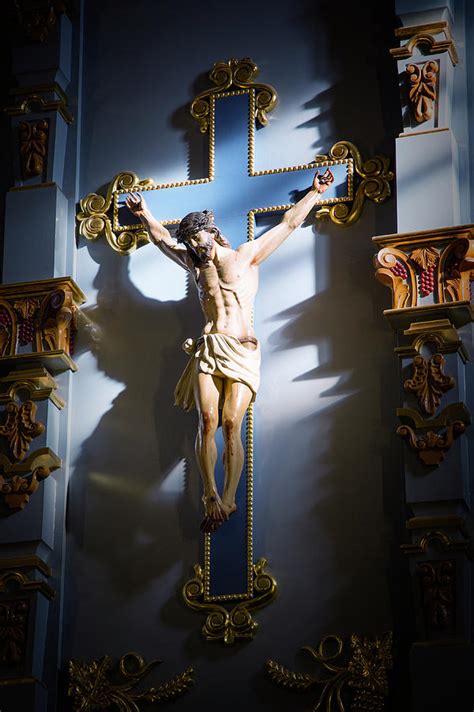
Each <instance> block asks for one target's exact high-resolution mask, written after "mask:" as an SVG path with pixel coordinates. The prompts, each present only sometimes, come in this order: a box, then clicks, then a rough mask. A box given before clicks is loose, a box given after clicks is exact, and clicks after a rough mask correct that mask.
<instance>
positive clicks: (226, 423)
mask: <svg viewBox="0 0 474 712" xmlns="http://www.w3.org/2000/svg"><path fill="white" fill-rule="evenodd" d="M241 422H242V421H241V420H239V418H238V417H237V415H236V414H234V413H226V414H225V415H224V417H223V418H222V431H223V434H224V439H225V440H227V441H229V440H233V439H234V438H235V437H236V436H238V435H239V434H240V426H241Z"/></svg>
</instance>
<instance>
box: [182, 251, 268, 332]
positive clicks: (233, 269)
mask: <svg viewBox="0 0 474 712" xmlns="http://www.w3.org/2000/svg"><path fill="white" fill-rule="evenodd" d="M193 274H194V279H195V282H196V286H197V289H198V294H199V301H200V303H201V308H202V310H203V312H204V316H205V319H206V324H205V326H204V329H203V331H202V333H203V334H216V333H219V334H228V335H229V336H235V337H237V338H239V339H243V338H245V337H248V336H254V330H253V326H252V310H253V304H254V300H255V295H256V293H257V288H258V267H257V266H256V265H253V264H251V262H250V260H249V257H248V255H247V254H246V253H245V251H240V250H231V249H227V248H223V247H219V249H218V250H217V253H216V256H215V257H214V259H212V260H210V261H209V262H206V263H203V264H201V265H200V266H199V267H194V268H193Z"/></svg>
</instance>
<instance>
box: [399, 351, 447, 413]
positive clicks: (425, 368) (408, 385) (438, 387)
mask: <svg viewBox="0 0 474 712" xmlns="http://www.w3.org/2000/svg"><path fill="white" fill-rule="evenodd" d="M445 363H446V360H445V358H444V356H442V355H441V354H435V355H434V356H433V357H432V358H431V359H430V360H429V361H427V360H426V359H424V358H423V356H415V358H414V359H413V376H412V377H411V378H408V379H407V380H406V381H405V383H404V388H405V390H406V391H408V392H409V393H414V394H415V395H416V396H417V398H418V401H419V403H420V406H421V408H422V409H423V410H424V411H425V413H428V414H429V415H433V414H434V412H435V411H436V409H437V407H438V406H439V404H440V402H441V398H442V395H443V393H446V391H448V390H449V389H450V388H453V386H454V384H455V381H454V378H452V377H451V376H445V375H444V373H443V366H444V364H445Z"/></svg>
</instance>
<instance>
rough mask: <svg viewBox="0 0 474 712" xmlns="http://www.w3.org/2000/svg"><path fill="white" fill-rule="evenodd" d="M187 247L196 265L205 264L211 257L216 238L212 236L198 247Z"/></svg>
mask: <svg viewBox="0 0 474 712" xmlns="http://www.w3.org/2000/svg"><path fill="white" fill-rule="evenodd" d="M186 247H187V250H188V253H189V254H190V255H191V258H192V260H193V262H194V263H195V264H196V265H199V264H204V263H206V262H209V260H210V259H211V255H212V250H213V247H214V240H213V238H212V237H208V238H207V240H206V244H205V245H199V247H197V248H194V247H191V246H190V245H186Z"/></svg>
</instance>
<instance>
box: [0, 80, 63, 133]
mask: <svg viewBox="0 0 474 712" xmlns="http://www.w3.org/2000/svg"><path fill="white" fill-rule="evenodd" d="M10 93H11V94H13V95H14V96H16V97H18V99H17V103H16V104H13V105H12V106H7V107H6V108H5V109H4V111H5V113H6V114H9V115H10V116H22V115H23V114H31V113H36V112H38V111H39V112H43V111H46V112H49V111H57V112H58V113H59V114H60V115H61V116H62V118H63V119H64V121H65V122H66V123H67V124H72V122H73V121H74V117H73V116H72V114H71V113H70V112H69V109H68V108H67V106H68V98H67V96H66V94H65V93H64V91H63V90H62V89H61V87H60V86H59V84H58V83H57V82H52V83H51V84H38V85H36V86H28V87H18V88H16V89H12V90H11V92H10ZM41 94H56V95H57V96H58V97H59V98H58V99H51V98H46V97H44V96H41Z"/></svg>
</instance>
